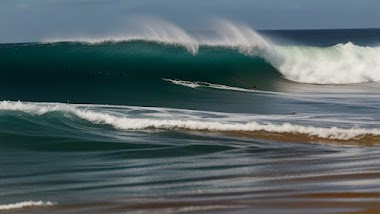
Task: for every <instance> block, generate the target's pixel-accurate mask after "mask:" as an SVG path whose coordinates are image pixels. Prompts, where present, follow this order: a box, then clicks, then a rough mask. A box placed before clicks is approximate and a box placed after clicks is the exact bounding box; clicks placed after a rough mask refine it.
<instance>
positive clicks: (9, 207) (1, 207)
mask: <svg viewBox="0 0 380 214" xmlns="http://www.w3.org/2000/svg"><path fill="white" fill-rule="evenodd" d="M54 205H55V203H53V202H50V201H47V202H44V201H24V202H18V203H14V204H4V205H0V210H12V209H21V208H26V207H47V206H54Z"/></svg>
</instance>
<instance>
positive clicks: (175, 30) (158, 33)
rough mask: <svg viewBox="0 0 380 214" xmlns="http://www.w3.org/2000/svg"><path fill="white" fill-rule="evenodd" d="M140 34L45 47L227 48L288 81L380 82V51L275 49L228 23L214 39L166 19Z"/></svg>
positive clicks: (143, 24) (214, 27)
mask: <svg viewBox="0 0 380 214" xmlns="http://www.w3.org/2000/svg"><path fill="white" fill-rule="evenodd" d="M136 26H138V27H137V29H135V30H134V31H133V32H126V33H122V34H120V33H119V34H112V35H103V36H97V37H91V36H83V35H82V36H76V37H68V38H49V39H43V40H42V42H46V43H60V42H79V43H88V44H94V45H96V44H102V43H109V42H110V43H120V42H134V41H145V42H153V43H158V44H162V45H172V46H181V47H183V48H185V49H186V50H187V51H188V52H189V53H191V54H192V55H196V54H197V53H198V52H199V49H202V48H208V47H224V48H231V49H234V50H237V51H239V52H240V53H241V54H244V55H247V56H251V57H261V58H263V59H264V60H265V61H267V62H268V63H270V64H271V65H272V66H273V67H275V68H276V69H277V70H278V72H279V73H280V74H282V75H283V76H284V77H285V78H286V79H288V80H291V81H294V82H299V83H309V84H355V83H365V82H380V47H378V46H372V47H370V46H358V45H355V44H354V43H352V42H348V43H344V44H341V43H339V44H336V45H334V46H330V47H315V46H304V45H294V44H291V45H286V44H281V45H279V44H276V43H275V41H272V40H271V39H269V38H266V37H265V36H263V35H260V34H259V33H257V32H256V31H255V30H253V29H252V28H251V27H249V26H247V25H244V24H240V23H233V22H230V21H227V20H218V21H213V22H212V24H211V25H210V26H208V27H207V29H209V31H210V32H212V34H211V35H212V36H204V35H199V34H191V33H188V32H186V31H185V30H184V29H183V28H181V27H179V26H178V25H175V24H173V23H171V22H168V21H166V20H162V19H149V18H148V19H146V18H145V19H143V20H139V21H137V22H136Z"/></svg>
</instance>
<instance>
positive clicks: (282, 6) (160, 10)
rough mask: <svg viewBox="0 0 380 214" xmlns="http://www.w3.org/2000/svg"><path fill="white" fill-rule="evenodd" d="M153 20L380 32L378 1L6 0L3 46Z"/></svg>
mask: <svg viewBox="0 0 380 214" xmlns="http://www.w3.org/2000/svg"><path fill="white" fill-rule="evenodd" d="M137 15H138V16H154V17H160V18H163V19H166V20H168V21H170V22H173V23H176V24H177V25H179V26H181V27H183V28H185V29H202V28H204V25H203V24H204V22H205V20H208V19H211V18H218V17H219V18H224V19H230V20H233V21H238V22H243V23H245V24H248V25H250V26H252V27H253V28H255V29H321V28H379V27H380V1H378V0H1V2H0V42H14V41H39V40H41V39H42V38H44V37H48V36H51V35H57V34H65V35H70V34H71V33H73V34H74V33H87V34H96V33H102V32H106V31H109V30H111V29H112V31H117V30H115V29H117V28H119V27H121V26H123V22H125V21H126V20H128V19H129V17H131V16H137Z"/></svg>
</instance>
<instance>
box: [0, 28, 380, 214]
mask: <svg viewBox="0 0 380 214" xmlns="http://www.w3.org/2000/svg"><path fill="white" fill-rule="evenodd" d="M257 35H259V38H260V39H263V40H262V41H261V40H260V42H258V41H259V40H257V38H256V40H252V41H251V42H250V43H248V44H247V43H239V42H237V43H236V42H235V43H233V44H232V43H227V42H225V41H223V42H221V41H217V42H210V41H207V42H206V41H203V40H199V41H197V43H196V44H193V43H191V44H189V43H186V42H185V43H184V42H182V43H181V42H177V43H168V42H167V41H151V40H149V41H147V40H143V39H139V40H125V41H117V42H115V41H102V42H100V43H92V42H90V41H55V42H44V43H25V44H0V58H1V62H0V91H1V92H0V100H4V101H0V212H12V213H13V212H20V213H24V212H36V213H77V212H81V213H94V212H106V213H123V212H136V213H137V212H138V213H152V212H157V213H180V212H181V213H182V212H184V213H187V212H195V213H252V212H259V213H265V212H268V213H278V212H281V213H297V212H299V213H305V212H308V213H321V212H322V213H337V212H338V213H339V212H351V211H357V210H361V209H368V208H369V207H372V208H378V206H376V204H377V203H378V197H374V196H370V197H368V196H357V197H353V198H352V197H342V196H339V195H338V196H334V197H332V196H329V198H328V199H327V200H331V201H332V202H334V203H333V204H328V203H323V201H324V200H326V198H325V197H326V196H324V197H322V196H321V197H319V196H315V194H324V195H328V194H332V193H353V192H354V193H361V194H362V193H368V194H375V193H377V192H379V190H380V186H379V178H378V174H379V172H380V159H379V157H380V149H379V148H378V144H379V142H380V141H379V139H380V118H379V114H378V112H379V108H380V102H379V98H380V95H378V94H379V90H380V88H379V85H378V82H379V81H380V70H379V69H380V61H379V57H378V56H380V55H379V54H380V49H379V48H378V46H377V45H376V44H378V42H377V41H378V40H376V38H377V37H376V35H380V33H379V31H376V30H349V31H277V32H260V33H259V34H257ZM263 35H265V36H263ZM254 85H256V90H253V86H254ZM369 198H371V199H370V200H369ZM22 202H25V204H20V203H22ZM301 205H302V206H301Z"/></svg>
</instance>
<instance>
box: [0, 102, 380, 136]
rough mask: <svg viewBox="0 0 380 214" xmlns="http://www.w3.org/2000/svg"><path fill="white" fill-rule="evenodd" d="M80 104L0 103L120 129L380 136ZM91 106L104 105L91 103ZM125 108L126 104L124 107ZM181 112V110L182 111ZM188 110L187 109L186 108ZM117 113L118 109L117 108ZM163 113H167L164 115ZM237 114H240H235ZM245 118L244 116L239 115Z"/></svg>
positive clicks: (5, 108) (0, 106)
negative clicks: (143, 115) (145, 113)
mask: <svg viewBox="0 0 380 214" xmlns="http://www.w3.org/2000/svg"><path fill="white" fill-rule="evenodd" d="M80 107H81V105H68V104H44V103H23V102H20V101H18V102H10V101H3V102H1V103H0V112H1V111H21V112H25V113H28V114H31V115H37V116H41V115H44V114H47V113H49V112H62V113H65V114H67V113H70V114H73V115H75V116H77V117H79V118H81V119H83V120H86V121H89V122H91V123H94V124H105V125H111V126H112V127H114V128H116V129H119V130H145V129H163V130H194V131H212V132H234V131H239V132H257V131H264V132H268V133H293V134H303V135H307V136H310V137H313V136H315V137H318V138H322V139H337V140H350V139H355V138H358V139H360V138H362V137H364V136H367V135H370V136H380V129H378V128H357V127H352V128H338V127H327V128H326V127H313V126H303V125H295V124H291V123H288V122H287V123H282V124H273V123H270V122H262V123H258V122H256V121H252V122H241V121H240V122H229V121H218V120H216V121H215V120H212V119H211V120H210V119H208V120H207V119H205V118H203V119H200V118H198V119H196V120H195V119H191V117H190V118H186V119H181V118H173V119H165V117H163V118H155V117H151V118H134V117H130V116H128V114H127V115H125V114H124V115H123V114H122V115H120V114H112V113H111V112H110V111H106V112H101V111H100V112H99V111H96V110H86V109H83V106H82V108H80ZM91 107H93V108H94V107H104V106H96V105H92V106H91ZM109 108H120V107H117V106H107V109H109ZM122 108H123V107H122ZM124 108H125V107H124ZM179 111H182V110H179ZM184 112H186V110H185V111H184ZM116 113H117V111H116ZM164 116H166V115H165V114H164ZM234 117H237V116H236V115H235V116H234ZM240 117H241V118H243V117H244V116H240Z"/></svg>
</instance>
